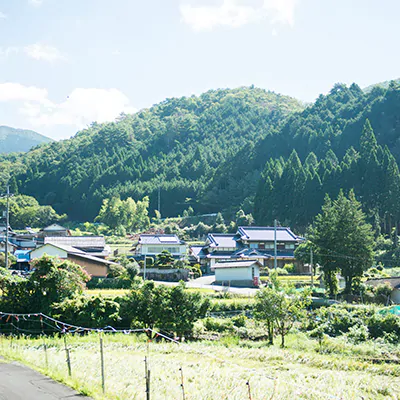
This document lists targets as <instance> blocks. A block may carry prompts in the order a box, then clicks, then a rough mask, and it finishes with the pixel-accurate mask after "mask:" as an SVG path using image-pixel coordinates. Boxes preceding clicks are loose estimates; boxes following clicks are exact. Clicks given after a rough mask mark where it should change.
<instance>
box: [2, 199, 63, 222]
mask: <svg viewBox="0 0 400 400" xmlns="http://www.w3.org/2000/svg"><path fill="white" fill-rule="evenodd" d="M6 201H7V200H6V199H5V198H0V212H1V211H2V210H5V208H6ZM66 217H67V216H66V215H58V214H57V213H56V212H55V211H54V209H53V208H52V207H50V206H41V205H40V204H39V203H38V202H37V201H36V199H34V198H33V197H30V196H25V195H17V196H13V197H11V198H10V225H11V226H12V227H13V228H15V229H25V227H27V226H30V227H33V228H37V227H44V226H48V225H50V224H52V223H55V222H61V221H63V220H65V219H66Z"/></svg>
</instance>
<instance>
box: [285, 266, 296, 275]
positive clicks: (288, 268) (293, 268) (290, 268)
mask: <svg viewBox="0 0 400 400" xmlns="http://www.w3.org/2000/svg"><path fill="white" fill-rule="evenodd" d="M284 269H285V270H286V271H287V272H288V274H293V273H294V271H295V269H296V268H295V266H294V264H285V266H284Z"/></svg>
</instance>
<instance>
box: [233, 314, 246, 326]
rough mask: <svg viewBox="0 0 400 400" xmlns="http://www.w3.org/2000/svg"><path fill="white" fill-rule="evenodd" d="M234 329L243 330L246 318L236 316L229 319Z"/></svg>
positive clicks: (242, 315)
mask: <svg viewBox="0 0 400 400" xmlns="http://www.w3.org/2000/svg"><path fill="white" fill-rule="evenodd" d="M231 321H232V322H233V325H234V326H236V328H244V327H245V326H246V321H247V317H246V316H245V315H244V314H240V315H237V316H236V317H233V318H232V319H231Z"/></svg>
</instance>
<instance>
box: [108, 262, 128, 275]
mask: <svg viewBox="0 0 400 400" xmlns="http://www.w3.org/2000/svg"><path fill="white" fill-rule="evenodd" d="M125 271H126V270H125V268H124V267H123V266H122V265H119V264H117V265H114V264H111V265H110V266H109V268H108V275H107V278H119V277H120V276H122V275H123V274H124V273H125Z"/></svg>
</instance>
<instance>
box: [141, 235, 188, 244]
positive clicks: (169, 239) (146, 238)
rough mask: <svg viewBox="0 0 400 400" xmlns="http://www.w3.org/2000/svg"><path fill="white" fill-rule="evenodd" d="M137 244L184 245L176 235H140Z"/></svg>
mask: <svg viewBox="0 0 400 400" xmlns="http://www.w3.org/2000/svg"><path fill="white" fill-rule="evenodd" d="M139 244H160V245H162V244H185V242H184V241H182V240H180V239H179V238H178V236H176V235H140V237H139Z"/></svg>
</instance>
